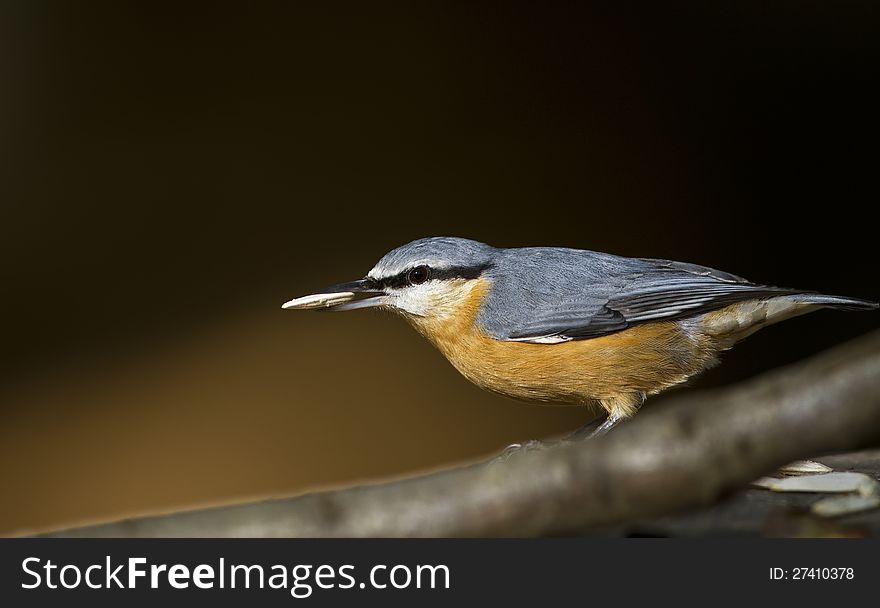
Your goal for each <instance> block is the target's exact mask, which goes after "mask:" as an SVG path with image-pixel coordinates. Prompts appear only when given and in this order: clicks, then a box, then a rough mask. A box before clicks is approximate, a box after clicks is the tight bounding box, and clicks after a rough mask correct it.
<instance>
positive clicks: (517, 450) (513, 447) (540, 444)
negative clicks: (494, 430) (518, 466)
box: [489, 439, 552, 464]
mask: <svg viewBox="0 0 880 608" xmlns="http://www.w3.org/2000/svg"><path fill="white" fill-rule="evenodd" d="M550 445H552V443H551V442H546V441H539V440H537V439H530V440H528V441H524V442H523V443H511V444H510V445H509V446H507V447H506V448H504V449H503V450H502V451H501V453H500V454H498V456H496V457H495V458H493V459H492V460H490V461H489V464H498V463H499V462H505V461H507V460H508V459H509V458H510V457H511V456H513V455H514V454H525V453H527V452H536V451H538V450H543V449H544V448H547V447H550Z"/></svg>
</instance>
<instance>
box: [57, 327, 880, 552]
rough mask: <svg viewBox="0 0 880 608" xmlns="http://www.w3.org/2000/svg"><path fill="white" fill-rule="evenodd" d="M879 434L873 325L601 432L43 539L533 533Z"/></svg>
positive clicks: (682, 495)
mask: <svg viewBox="0 0 880 608" xmlns="http://www.w3.org/2000/svg"><path fill="white" fill-rule="evenodd" d="M878 439H880V331H878V332H874V333H872V334H869V335H867V336H864V337H862V338H860V339H858V340H855V341H853V342H850V343H848V344H845V345H843V346H840V347H837V348H835V349H832V350H830V351H828V352H826V353H822V354H820V355H818V356H816V357H814V358H812V359H810V360H807V361H804V362H800V363H798V364H795V365H792V366H790V367H787V368H783V369H781V370H777V371H774V372H772V373H768V374H766V375H764V376H762V377H759V378H756V379H754V380H750V381H748V382H745V383H742V384H740V385H736V386H733V387H730V388H726V389H721V390H715V391H705V392H699V393H681V394H680V395H679V396H677V397H675V398H673V399H672V400H670V401H669V402H668V403H667V404H665V407H662V408H659V411H648V412H645V413H643V414H641V415H639V416H637V417H636V418H635V420H634V421H632V422H631V423H628V424H626V425H624V426H622V427H621V428H618V429H616V430H615V431H614V432H612V433H610V434H609V435H607V436H606V437H603V438H601V439H596V440H590V441H585V442H581V443H575V444H560V445H557V446H553V447H551V448H548V449H546V450H542V451H538V452H530V453H522V454H515V455H513V456H512V457H511V458H510V459H509V460H508V461H506V462H503V463H500V464H495V465H491V466H487V465H485V464H477V465H471V466H467V467H463V468H459V469H454V470H449V471H444V472H440V473H434V474H431V475H425V476H421V477H416V478H411V479H405V480H402V481H393V482H389V483H384V484H378V485H371V486H361V487H353V488H349V489H342V490H334V491H329V492H318V493H314V494H309V495H304V496H298V497H293V498H286V499H279V500H269V501H263V502H255V503H250V504H243V505H237V506H228V507H220V508H213V509H205V510H199V511H191V512H184V513H175V514H171V515H165V516H159V517H145V518H139V519H131V520H127V521H121V522H117V523H111V524H106V525H101V526H93V527H85V528H77V529H70V530H64V531H61V532H57V533H54V534H50V535H49V536H66V537H70V536H78V537H96V536H102V537H108V536H117V537H163V536H169V537H195V536H220V537H232V536H256V537H263V536H274V537H325V536H532V535H547V534H554V533H565V532H570V531H574V530H583V529H585V528H589V527H593V526H599V525H608V524H616V523H622V522H625V521H628V520H632V519H635V518H641V517H645V516H651V515H658V514H662V513H668V512H670V511H673V510H677V509H682V508H685V507H693V506H698V505H705V504H707V503H711V502H713V501H715V500H716V499H717V498H718V497H719V496H720V495H722V494H723V493H725V492H728V491H730V490H733V489H735V488H739V487H741V486H743V485H744V484H747V483H748V482H750V481H752V480H753V479H755V478H756V477H758V476H760V475H762V474H764V473H767V472H768V471H772V470H774V469H775V468H776V467H779V466H781V465H783V464H785V463H787V462H790V461H792V460H794V459H797V458H804V457H809V456H814V455H816V454H821V453H828V452H834V451H842V450H850V449H858V448H861V447H865V446H867V445H870V444H871V442H872V441H876V440H878Z"/></svg>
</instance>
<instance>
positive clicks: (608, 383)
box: [409, 278, 714, 405]
mask: <svg viewBox="0 0 880 608" xmlns="http://www.w3.org/2000/svg"><path fill="white" fill-rule="evenodd" d="M470 283H471V285H468V290H469V291H468V292H467V293H463V294H462V295H463V297H462V298H461V300H460V301H461V305H460V307H459V308H458V310H457V311H456V312H455V313H454V314H451V315H449V316H448V317H446V318H428V317H409V320H410V322H411V323H412V324H413V325H414V326H415V327H416V329H418V330H419V331H420V332H421V333H422V334H423V335H425V336H426V337H427V338H428V339H429V340H430V341H431V342H432V343H434V345H436V347H437V348H438V349H439V350H440V351H441V352H442V353H443V354H444V355H445V356H446V357H447V358H448V359H449V361H450V362H451V363H452V364H453V365H454V366H455V367H456V369H458V371H460V372H461V373H462V374H463V375H464V376H465V377H467V378H468V379H469V380H471V381H472V382H473V383H474V384H477V385H478V386H481V387H483V388H485V389H487V390H490V391H493V392H496V393H500V394H502V395H506V396H508V397H513V398H515V399H520V400H524V401H533V402H543V403H554V404H571V405H581V404H590V403H593V402H596V401H609V400H614V399H617V398H619V397H621V396H625V395H631V394H633V393H644V394H652V393H656V392H658V391H660V390H662V389H664V388H666V387H669V386H672V385H674V384H678V383H680V382H683V381H685V380H686V379H687V378H688V377H690V376H691V375H693V374H694V373H697V372H699V371H701V370H702V369H704V368H705V367H706V366H707V365H708V364H710V362H711V360H712V359H713V355H714V352H712V353H709V352H707V349H706V348H705V347H704V346H705V345H701V344H699V343H698V341H700V339H698V338H694V337H692V336H689V335H688V334H687V333H686V332H684V331H683V330H682V329H681V327H680V326H679V324H678V323H676V322H658V323H646V324H642V325H637V326H635V327H632V328H629V329H626V330H624V331H621V332H617V333H614V334H610V335H607V336H602V337H598V338H593V339H588V340H573V341H570V342H561V343H558V344H529V343H524V342H506V341H500V340H495V339H493V338H491V337H489V336H487V335H486V334H485V333H483V332H482V331H481V330H480V329H479V328H478V326H477V324H476V318H477V313H478V311H479V308H480V303H481V302H482V300H483V298H484V297H485V294H486V292H487V290H488V287H489V284H488V280H487V279H485V278H483V279H478V280H477V281H475V282H474V281H472V282H470ZM474 283H475V284H474Z"/></svg>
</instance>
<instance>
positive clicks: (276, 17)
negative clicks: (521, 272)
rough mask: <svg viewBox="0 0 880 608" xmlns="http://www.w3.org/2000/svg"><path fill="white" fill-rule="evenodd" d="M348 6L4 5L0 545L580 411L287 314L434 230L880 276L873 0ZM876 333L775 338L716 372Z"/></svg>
mask: <svg viewBox="0 0 880 608" xmlns="http://www.w3.org/2000/svg"><path fill="white" fill-rule="evenodd" d="M313 4H314V3H313ZM319 4H320V5H319V6H313V5H312V4H309V5H306V3H280V4H277V5H274V4H271V5H270V4H263V3H239V4H237V5H225V4H218V3H207V2H206V3H167V4H162V3H157V2H141V3H134V2H129V3H111V2H107V3H88V4H84V3H76V4H74V3H63V2H56V3H42V2H8V3H4V4H3V6H2V9H0V209H2V216H0V217H2V224H0V225H2V230H3V237H2V239H0V247H2V250H0V253H2V256H0V268H2V275H0V278H2V281H0V316H2V319H3V321H2V323H3V336H2V341H0V364H2V370H3V371H2V378H0V484H2V486H0V487H2V497H3V499H2V501H0V533H4V532H5V533H11V532H13V531H15V530H23V529H34V528H39V529H44V528H51V527H58V526H62V525H69V524H73V523H78V522H83V521H96V520H106V519H112V518H118V517H122V516H125V515H132V514H137V513H146V512H156V511H167V510H174V509H180V508H184V507H192V506H196V505H202V504H215V503H222V502H229V501H233V500H247V499H252V498H255V497H260V496H266V495H275V494H289V493H292V492H301V491H304V490H306V489H311V488H315V487H325V486H328V485H333V484H339V483H351V482H353V481H359V480H364V479H369V478H375V477H379V476H388V475H397V474H408V473H412V472H414V471H416V470H421V469H425V468H430V467H436V466H442V465H444V464H449V463H451V462H453V461H460V460H463V459H467V458H474V457H477V456H480V455H484V454H487V453H490V452H492V451H495V450H498V449H500V448H501V447H503V446H504V445H506V444H507V443H510V442H512V441H516V440H521V439H528V438H533V437H541V436H546V435H551V434H554V433H558V432H561V431H564V430H566V429H569V428H573V427H575V426H577V425H578V424H579V423H581V422H582V421H583V420H584V419H585V414H584V413H583V412H580V411H577V410H574V409H562V408H538V407H534V406H527V405H522V404H518V403H516V402H513V401H507V400H504V399H502V398H500V397H497V396H493V395H490V394H487V393H483V392H481V391H480V390H479V389H477V388H475V387H473V386H471V385H470V384H468V383H467V382H466V381H465V380H464V379H462V378H460V377H459V376H458V375H457V373H456V372H455V371H454V370H453V369H452V368H451V366H449V365H448V364H447V363H446V362H445V361H444V360H443V359H442V357H441V356H440V355H439V354H438V353H436V352H434V351H433V350H432V349H431V348H430V347H429V346H428V345H427V344H426V343H425V342H423V341H422V340H421V338H419V337H418V336H417V335H416V334H415V332H413V331H412V330H411V329H410V328H409V327H407V326H406V325H405V324H404V323H403V322H401V321H400V320H399V319H394V318H391V317H389V316H387V315H382V314H370V313H351V314H349V315H314V314H306V313H293V312H283V311H281V310H280V308H279V306H280V304H281V303H282V302H283V301H285V300H287V299H289V298H291V297H294V296H297V295H302V294H304V293H308V292H309V291H310V290H313V289H315V288H319V287H321V286H323V285H326V284H330V283H335V282H338V281H342V280H348V279H352V278H357V277H360V276H363V274H364V273H365V272H366V271H367V270H368V269H369V268H370V267H371V266H372V265H373V264H374V263H375V261H376V260H377V259H378V258H379V257H380V256H381V255H382V254H383V253H385V252H386V251H387V250H389V249H391V248H392V247H395V246H397V245H400V244H402V243H404V242H407V241H409V240H412V239H414V238H418V237H422V236H428V235H447V234H448V235H457V236H466V237H471V238H476V239H479V240H484V241H487V242H489V243H491V244H493V245H497V246H525V245H564V246H572V247H583V248H590V249H598V250H604V251H610V252H613V253H618V254H623V255H637V256H646V257H666V258H674V259H682V260H687V261H692V262H697V263H701V264H706V265H710V266H715V267H719V268H722V269H724V270H728V271H731V272H734V273H737V274H742V275H745V276H747V277H749V278H750V279H752V280H754V281H758V282H766V283H772V284H781V285H789V286H798V287H804V288H811V289H817V290H822V291H825V292H830V293H839V294H846V295H853V296H861V297H867V298H874V299H878V298H880V289H878V286H877V270H876V263H877V256H876V253H875V251H876V244H875V242H876V238H877V229H876V219H875V217H876V206H877V202H878V196H877V194H878V193H877V161H878V154H877V150H876V146H877V141H878V135H880V133H878V131H880V129H878V120H877V108H878V102H880V99H878V95H877V93H876V91H875V90H874V86H875V85H876V80H877V69H878V59H880V52H878V51H880V48H878V46H880V45H878V36H877V32H878V27H877V26H878V20H877V19H876V16H877V15H876V14H875V12H876V9H875V8H874V5H875V4H876V3H873V2H864V3H847V2H844V3H804V2H779V3H773V4H772V5H768V4H767V3H765V2H757V1H753V2H736V3H729V4H728V3H712V5H711V6H700V4H701V3H694V4H693V5H684V4H676V3H672V4H667V3H664V5H663V6H662V7H659V6H658V7H655V8H640V9H635V8H629V7H628V6H615V7H609V6H594V5H589V4H583V3H540V4H539V3H532V4H531V5H530V6H527V7H526V8H516V7H514V6H512V5H510V4H508V3H481V4H480V5H479V6H475V5H472V4H469V3H462V4H452V3H437V4H424V3H419V5H418V6H412V5H410V3H400V4H394V5H392V4H382V3H373V2H371V3H350V4H349V3H345V4H337V3H319ZM877 321H878V320H877V317H876V315H873V316H872V315H870V314H842V313H832V312H821V313H818V314H816V315H811V316H810V317H805V318H800V319H796V320H793V321H790V322H788V323H785V324H782V325H778V326H775V327H773V328H770V329H767V330H765V331H763V332H761V333H760V334H757V335H756V336H754V337H753V338H751V339H750V340H748V341H746V342H744V343H743V344H741V345H740V346H739V347H738V348H737V349H736V350H734V351H732V352H731V353H729V354H728V356H727V357H726V358H725V364H724V365H723V366H722V367H720V368H718V369H716V370H713V371H712V372H710V373H708V374H706V375H705V376H704V377H703V378H702V379H701V380H700V381H699V382H697V383H696V384H697V385H698V386H711V385H718V384H724V383H728V382H733V381H736V380H740V379H743V378H746V377H749V376H751V375H754V374H756V373H759V372H761V371H763V370H766V369H770V368H773V367H776V366H779V365H783V364H785V363H788V362H791V361H795V360H798V359H801V358H803V357H805V356H808V355H810V354H811V353H814V352H817V351H820V350H822V349H824V348H827V347H829V346H832V345H834V344H836V343H839V342H842V341H845V340H846V339H848V338H852V337H854V336H857V335H859V334H861V333H864V332H866V331H868V330H870V329H872V328H875V327H876V326H877ZM829 415H833V412H829Z"/></svg>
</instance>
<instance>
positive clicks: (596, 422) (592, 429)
mask: <svg viewBox="0 0 880 608" xmlns="http://www.w3.org/2000/svg"><path fill="white" fill-rule="evenodd" d="M620 421H621V418H620V417H619V416H615V415H613V414H611V415H609V416H608V417H607V418H605V419H604V420H603V419H602V417H601V416H597V417H595V418H593V419H592V420H590V421H589V422H587V423H586V424H584V425H582V426H580V427H578V428H577V429H575V430H574V431H572V432H571V433H569V434H568V435H567V436H566V437H565V441H569V442H570V441H581V440H583V439H593V438H594V437H601V436H602V435H604V434H605V433H607V432H608V431H610V430H611V429H613V428H614V427H615V426H617V425H618V424H619V423H620Z"/></svg>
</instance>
